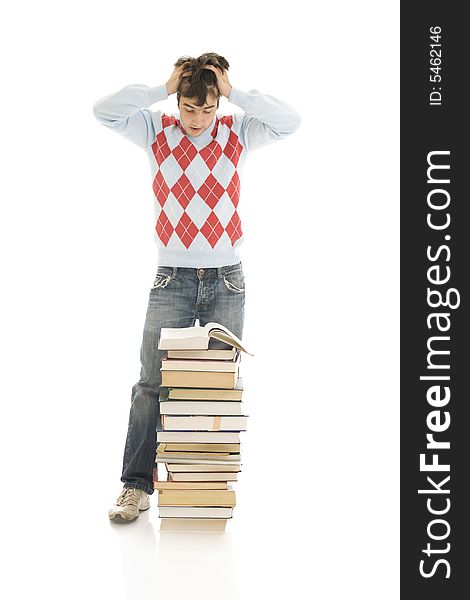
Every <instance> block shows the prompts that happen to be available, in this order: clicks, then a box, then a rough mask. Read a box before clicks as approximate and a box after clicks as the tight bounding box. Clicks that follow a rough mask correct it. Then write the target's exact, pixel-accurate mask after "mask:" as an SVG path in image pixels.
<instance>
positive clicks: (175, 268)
mask: <svg viewBox="0 0 470 600" xmlns="http://www.w3.org/2000/svg"><path fill="white" fill-rule="evenodd" d="M177 275H178V267H173V274H172V276H171V277H172V279H175V278H176V276H177Z"/></svg>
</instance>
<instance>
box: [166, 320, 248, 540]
mask: <svg viewBox="0 0 470 600" xmlns="http://www.w3.org/2000/svg"><path fill="white" fill-rule="evenodd" d="M212 340H218V342H212ZM217 343H218V344H219V346H222V347H214V345H215V344H217ZM158 347H159V349H160V350H167V356H166V358H164V359H163V360H162V367H161V370H162V387H161V389H160V399H159V400H160V414H161V421H162V429H163V431H159V432H157V442H158V447H157V455H156V462H157V463H164V464H165V467H166V469H167V481H154V487H155V489H157V490H158V506H159V516H160V517H161V518H162V522H161V529H162V530H165V529H167V530H181V531H195V530H196V531H199V530H209V531H211V530H212V531H223V530H224V529H225V525H226V522H227V519H229V518H231V517H232V511H233V508H234V506H235V503H236V499H235V491H234V490H233V488H232V486H231V485H230V484H229V482H234V481H237V477H238V473H239V472H240V470H241V461H240V432H241V431H245V430H246V425H247V415H245V414H244V410H243V401H242V394H243V381H242V378H241V377H240V374H239V367H240V353H241V352H242V351H243V352H246V353H247V354H249V353H248V352H247V350H246V349H245V348H244V347H243V345H242V342H241V340H239V339H238V338H237V337H236V336H235V335H234V334H233V333H232V332H230V331H229V330H228V329H227V328H226V327H224V326H222V325H220V324H219V323H208V324H207V325H205V326H204V327H184V328H163V329H162V331H161V336H160V341H159V345H158Z"/></svg>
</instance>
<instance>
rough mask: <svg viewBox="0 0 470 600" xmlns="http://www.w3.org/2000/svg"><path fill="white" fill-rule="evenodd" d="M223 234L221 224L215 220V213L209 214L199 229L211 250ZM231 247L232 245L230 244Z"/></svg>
mask: <svg viewBox="0 0 470 600" xmlns="http://www.w3.org/2000/svg"><path fill="white" fill-rule="evenodd" d="M223 232H224V227H223V225H222V223H221V222H220V221H219V219H218V218H217V215H216V214H215V212H211V214H210V215H209V216H208V217H207V219H206V222H205V223H204V225H203V226H202V228H201V233H202V234H203V235H204V237H205V238H206V240H207V241H208V242H209V244H210V245H211V246H212V248H213V247H214V246H215V245H216V244H217V242H218V241H219V240H220V238H221V237H222V234H223ZM232 245H233V244H232Z"/></svg>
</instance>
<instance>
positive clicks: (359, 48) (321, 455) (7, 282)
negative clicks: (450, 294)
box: [0, 0, 399, 600]
mask: <svg viewBox="0 0 470 600" xmlns="http://www.w3.org/2000/svg"><path fill="white" fill-rule="evenodd" d="M307 11H308V12H307ZM398 23H399V3H398V2H391V1H386V2H380V3H379V2H372V1H357V2H348V1H346V0H341V1H336V2H321V3H320V2H310V3H307V2H300V1H298V0H293V1H291V2H287V3H282V4H275V3H272V2H266V1H263V2H257V3H255V2H248V1H246V0H242V1H240V2H237V3H230V4H226V3H225V4H224V3H210V4H204V3H197V2H196V3H195V2H187V1H186V0H182V1H180V2H178V3H174V4H172V3H157V2H150V1H148V0H147V1H144V0H134V2H132V3H130V2H122V1H121V0H113V1H111V0H105V1H95V2H90V1H86V0H84V1H82V2H77V3H74V4H71V3H63V2H59V1H52V0H49V1H47V0H46V1H45V2H22V3H17V4H15V5H13V4H11V5H10V7H9V9H8V12H7V14H6V15H4V17H2V26H1V27H2V32H1V33H2V35H1V36H0V40H1V41H0V44H1V50H2V63H3V68H2V72H3V75H2V80H3V92H2V96H1V103H2V135H1V139H2V165H3V168H2V178H1V186H2V190H1V198H2V202H1V211H2V213H1V236H0V237H1V244H2V248H1V251H2V254H1V255H2V293H1V299H2V310H1V332H2V333H1V339H2V367H3V368H2V373H3V374H2V400H3V402H2V419H1V422H2V432H1V457H2V486H3V491H2V494H1V503H2V506H1V511H2V540H3V543H4V545H5V547H6V548H7V554H8V565H5V563H4V564H3V566H4V567H5V566H6V569H5V571H6V575H4V577H3V580H2V589H3V591H5V589H6V588H9V590H8V593H7V594H6V595H5V597H8V598H10V599H13V598H26V597H29V596H33V595H34V597H40V598H42V597H46V596H47V597H48V598H50V599H55V598H68V599H75V598H77V599H78V598H80V599H82V598H83V597H84V596H85V595H86V596H87V597H89V598H113V600H118V599H121V598H122V599H128V598H134V597H138V598H140V600H144V599H147V598H162V599H163V600H166V599H175V600H178V599H179V598H189V597H191V598H192V599H199V598H204V599H205V600H211V599H212V598H214V599H215V598H218V599H219V598H221V597H223V598H226V599H230V600H232V599H235V598H241V599H243V600H251V599H255V598H259V597H260V595H261V594H263V597H266V598H284V597H287V596H289V597H291V598H307V597H308V598H319V599H321V600H330V599H332V600H333V599H334V600H340V599H341V600H342V599H343V598H358V599H361V600H368V599H371V600H377V598H380V599H381V600H388V599H395V598H398V576H399V569H398V565H399V563H398V524H399V521H398V516H399V515H398V506H399V503H398V500H399V488H398V459H399V450H398V417H399V412H398V407H399V404H398V402H399V398H398V375H399V372H398V368H399V367H398V318H399V312H398V311H399V309H398V306H399V304H398V294H399V284H398V260H399V249H398V242H399V223H398V219H399V196H398V176H399V156H398V142H399V134H398V125H399V103H398V99H399V85H398V70H399V64H398V59H399V54H398V52H399V50H398V44H399V30H398ZM206 51H215V52H217V53H219V54H222V55H223V56H225V57H226V58H227V59H228V61H229V63H230V70H229V78H230V82H231V83H232V85H234V86H236V87H239V88H240V89H242V90H245V91H248V90H250V89H258V90H260V91H261V92H262V93H268V94H271V95H273V96H276V97H278V98H281V99H283V100H285V101H286V102H288V103H289V104H291V105H292V106H293V107H295V108H296V109H297V110H298V111H299V112H300V114H301V116H302V124H301V127H300V128H299V130H298V131H297V132H296V133H295V134H294V135H293V136H291V137H290V138H287V139H284V140H281V141H279V142H276V143H273V144H271V145H269V146H266V147H264V148H260V149H259V150H257V151H254V152H253V153H252V154H250V155H249V156H248V158H247V162H246V165H245V170H244V173H243V179H242V188H241V189H242V196H241V217H242V223H243V228H244V233H245V243H244V244H243V246H242V249H241V250H242V261H243V266H244V271H245V278H246V302H247V305H246V320H245V331H244V340H245V342H246V344H247V345H248V346H249V349H250V350H251V351H252V352H254V354H255V356H254V357H253V358H251V357H246V358H244V359H243V367H242V368H243V375H244V381H245V387H246V390H247V391H246V405H247V408H248V410H247V412H248V414H249V415H250V417H249V421H248V423H249V426H248V431H247V432H246V433H244V434H242V452H243V472H242V473H241V476H240V480H239V482H238V483H237V484H235V485H236V492H237V502H238V505H237V507H236V508H235V511H234V518H233V520H232V521H231V522H229V524H228V526H227V532H226V534H225V535H220V534H199V535H197V534H193V535H187V534H168V533H167V534H165V535H162V534H160V532H159V519H158V516H157V514H158V513H157V506H156V494H154V495H153V496H152V497H151V501H152V506H151V509H150V510H149V511H147V512H146V513H141V517H140V518H139V519H138V520H137V521H136V522H135V523H133V524H130V525H125V526H121V527H116V526H115V525H113V524H111V523H110V522H109V520H108V516H107V511H108V508H109V507H110V505H111V504H112V503H113V501H114V500H115V499H116V497H117V495H118V494H119V492H120V490H121V487H122V484H121V482H120V475H121V466H122V454H123V450H124V442H125V435H126V432H127V419H128V414H129V406H130V394H131V387H132V385H133V384H134V383H135V382H136V381H137V379H138V376H139V372H140V363H139V352H140V343H141V336H142V329H143V324H144V317H145V311H146V306H147V299H148V292H149V289H150V286H151V283H152V281H153V278H154V275H155V272H156V266H157V261H158V258H157V249H156V246H155V245H154V241H153V204H152V203H153V194H152V190H151V179H150V174H149V167H148V162H147V158H146V156H145V154H144V152H143V151H142V150H141V149H140V148H138V147H137V146H134V145H133V144H131V143H130V142H128V141H127V140H125V139H123V138H121V137H120V136H119V134H117V133H115V132H112V131H110V130H107V129H106V128H105V127H103V126H101V125H100V124H99V123H98V122H97V121H96V120H95V119H94V117H93V113H92V105H93V103H94V102H95V101H96V100H97V99H98V98H101V97H102V96H104V95H107V94H109V93H111V92H114V91H117V90H118V89H120V88H121V87H123V86H124V85H126V84H128V83H145V84H147V85H158V84H163V83H165V82H166V81H167V79H168V78H169V76H170V74H171V72H172V69H173V67H172V65H173V63H174V62H175V61H176V59H177V58H178V57H179V56H181V55H185V54H188V55H191V56H198V55H199V54H201V53H203V52H206ZM157 108H158V109H160V108H162V109H165V110H166V111H167V112H168V111H170V112H171V111H176V110H177V106H176V96H171V97H170V98H169V99H168V100H167V101H165V102H163V103H159V105H158V107H157V106H156V105H155V107H154V109H155V110H156V109H157ZM238 110H240V109H239V108H238V107H236V106H234V105H232V104H230V103H229V102H228V101H227V100H226V99H225V98H224V99H221V103H220V108H219V114H230V113H231V112H233V111H238Z"/></svg>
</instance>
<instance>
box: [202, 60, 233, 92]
mask: <svg viewBox="0 0 470 600" xmlns="http://www.w3.org/2000/svg"><path fill="white" fill-rule="evenodd" d="M204 69H210V70H211V71H214V73H215V74H216V77H217V87H218V88H219V92H220V93H221V94H222V96H225V97H226V98H228V97H229V96H230V92H231V91H232V86H231V85H230V81H229V80H228V72H227V69H224V68H222V67H214V65H206V66H205V67H204Z"/></svg>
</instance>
